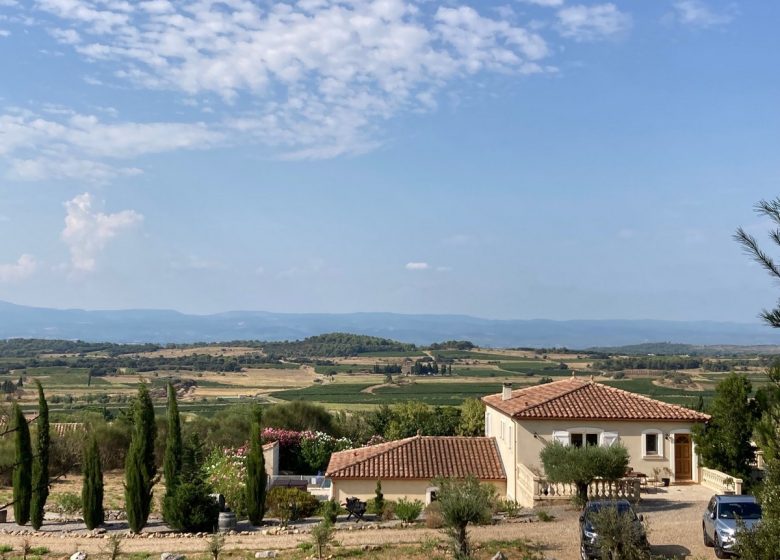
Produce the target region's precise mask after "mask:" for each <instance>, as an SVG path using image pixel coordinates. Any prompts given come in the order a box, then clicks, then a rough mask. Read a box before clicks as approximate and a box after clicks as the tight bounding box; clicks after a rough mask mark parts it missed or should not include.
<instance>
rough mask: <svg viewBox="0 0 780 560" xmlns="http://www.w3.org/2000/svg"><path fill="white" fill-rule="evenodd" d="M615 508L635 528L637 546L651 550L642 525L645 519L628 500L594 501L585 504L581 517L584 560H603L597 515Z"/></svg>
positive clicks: (582, 554) (581, 553) (581, 549)
mask: <svg viewBox="0 0 780 560" xmlns="http://www.w3.org/2000/svg"><path fill="white" fill-rule="evenodd" d="M608 507H611V508H615V509H616V510H617V512H618V514H619V515H621V516H623V515H627V516H628V517H629V519H630V521H631V525H632V527H633V528H634V531H633V534H634V539H635V540H636V541H637V542H636V543H635V544H637V545H639V546H640V547H642V548H646V549H649V548H650V545H649V543H648V542H647V534H646V532H645V526H644V524H643V523H642V522H643V521H644V519H643V518H642V516H641V515H637V514H636V512H634V508H632V507H631V504H630V503H629V502H628V500H592V501H589V502H588V503H587V504H585V508H584V509H583V510H582V514H581V515H580V556H581V557H582V560H592V559H595V558H601V543H600V539H599V535H598V531H597V529H596V527H594V525H593V521H594V517H595V514H596V513H598V512H600V511H602V510H603V509H605V508H608Z"/></svg>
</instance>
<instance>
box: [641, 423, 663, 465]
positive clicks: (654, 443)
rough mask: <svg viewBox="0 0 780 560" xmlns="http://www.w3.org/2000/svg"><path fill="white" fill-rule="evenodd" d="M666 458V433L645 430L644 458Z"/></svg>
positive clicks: (643, 440)
mask: <svg viewBox="0 0 780 560" xmlns="http://www.w3.org/2000/svg"><path fill="white" fill-rule="evenodd" d="M663 456H664V433H663V432H662V431H661V430H644V431H643V432H642V457H650V458H652V457H658V458H661V457H663Z"/></svg>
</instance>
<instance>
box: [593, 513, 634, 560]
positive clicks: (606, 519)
mask: <svg viewBox="0 0 780 560" xmlns="http://www.w3.org/2000/svg"><path fill="white" fill-rule="evenodd" d="M589 517H590V521H591V523H592V524H593V530H594V531H595V532H596V534H598V536H599V543H600V547H601V553H602V556H603V557H604V558H620V559H621V560H646V559H647V558H649V551H648V546H647V540H646V538H645V531H644V530H642V529H640V527H639V526H638V525H637V523H635V521H634V517H633V515H629V514H627V513H620V512H619V511H618V509H617V507H611V506H610V507H604V508H602V509H600V510H599V511H597V512H592V513H590V514H589Z"/></svg>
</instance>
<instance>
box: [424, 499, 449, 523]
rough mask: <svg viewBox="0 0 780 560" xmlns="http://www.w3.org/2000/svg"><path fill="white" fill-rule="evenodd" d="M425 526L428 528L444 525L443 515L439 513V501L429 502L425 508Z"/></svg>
mask: <svg viewBox="0 0 780 560" xmlns="http://www.w3.org/2000/svg"><path fill="white" fill-rule="evenodd" d="M425 526H426V527H428V529H441V528H442V527H444V517H442V514H441V503H439V502H431V503H430V504H428V506H427V507H426V508H425Z"/></svg>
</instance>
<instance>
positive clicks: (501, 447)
mask: <svg viewBox="0 0 780 560" xmlns="http://www.w3.org/2000/svg"><path fill="white" fill-rule="evenodd" d="M485 435H486V436H489V437H492V438H494V439H495V440H496V444H497V446H498V453H499V455H500V456H501V463H502V464H503V465H504V471H505V472H506V497H507V498H508V499H510V500H517V496H516V488H517V469H515V468H514V465H515V450H516V449H517V428H516V427H515V421H514V420H513V419H512V418H510V417H509V416H506V415H504V414H502V413H500V412H498V411H497V410H495V409H493V408H491V407H489V406H488V407H485Z"/></svg>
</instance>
